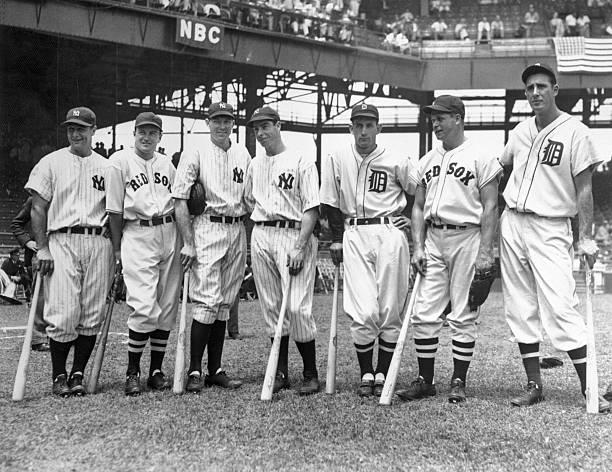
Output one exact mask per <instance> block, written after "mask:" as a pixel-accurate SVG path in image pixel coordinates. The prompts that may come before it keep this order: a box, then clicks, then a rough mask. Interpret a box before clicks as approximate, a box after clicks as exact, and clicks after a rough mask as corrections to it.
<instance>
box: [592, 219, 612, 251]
mask: <svg viewBox="0 0 612 472" xmlns="http://www.w3.org/2000/svg"><path fill="white" fill-rule="evenodd" d="M609 226H610V224H609V223H608V221H607V220H604V221H603V223H602V224H601V225H600V226H598V227H597V229H596V230H595V242H596V243H597V244H598V245H599V246H607V245H608V244H610V233H609V232H608V227H609Z"/></svg>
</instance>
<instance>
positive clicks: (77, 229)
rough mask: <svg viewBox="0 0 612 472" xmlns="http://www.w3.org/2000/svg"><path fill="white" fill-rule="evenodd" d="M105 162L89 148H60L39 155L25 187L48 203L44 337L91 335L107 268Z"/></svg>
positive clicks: (110, 259)
mask: <svg viewBox="0 0 612 472" xmlns="http://www.w3.org/2000/svg"><path fill="white" fill-rule="evenodd" d="M107 168H108V161H107V160H106V159H105V158H104V157H102V156H100V155H99V154H97V153H95V152H93V151H92V153H91V154H90V155H89V156H87V157H79V156H77V155H75V154H72V153H71V152H70V148H63V149H60V150H58V151H55V152H52V153H51V154H48V155H46V156H45V157H43V158H42V159H41V160H40V161H39V163H38V164H37V165H36V166H35V167H34V169H33V170H32V173H31V174H30V177H29V179H28V182H27V183H26V185H25V188H26V190H28V191H29V192H36V193H37V194H38V195H40V197H42V198H43V199H44V200H46V201H47V202H49V209H48V213H47V231H48V233H49V251H50V252H51V255H52V257H53V261H54V269H53V272H52V273H51V274H50V275H47V276H46V277H45V278H44V293H45V295H44V299H45V309H44V319H45V321H46V322H47V323H48V326H47V335H48V336H49V337H50V338H51V339H52V340H55V341H58V342H61V343H68V342H71V341H74V340H75V339H76V338H77V337H78V336H79V335H83V336H95V335H96V334H97V332H98V329H99V327H100V325H101V323H102V318H103V316H104V304H105V300H106V295H107V292H108V289H109V286H110V281H111V276H112V271H113V250H112V245H111V242H110V240H109V239H107V238H105V237H103V236H102V234H103V232H104V228H103V226H104V224H105V222H106V210H105V198H106V194H105V180H104V175H105V173H106V169H107Z"/></svg>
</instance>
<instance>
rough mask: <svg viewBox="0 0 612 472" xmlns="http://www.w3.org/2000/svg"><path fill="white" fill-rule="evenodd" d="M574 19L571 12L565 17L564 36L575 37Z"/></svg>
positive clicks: (575, 24)
mask: <svg viewBox="0 0 612 472" xmlns="http://www.w3.org/2000/svg"><path fill="white" fill-rule="evenodd" d="M576 26H577V23H576V17H575V16H574V14H573V13H572V12H569V13H568V14H567V16H566V17H565V36H576V34H577V29H576Z"/></svg>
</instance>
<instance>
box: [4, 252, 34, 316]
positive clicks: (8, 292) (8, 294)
mask: <svg viewBox="0 0 612 472" xmlns="http://www.w3.org/2000/svg"><path fill="white" fill-rule="evenodd" d="M20 252H21V249H20V248H18V247H14V248H13V249H11V250H10V252H9V257H7V258H6V259H5V260H4V261H3V262H2V266H0V288H1V289H2V290H0V291H1V292H2V295H0V296H1V297H2V298H3V299H4V300H6V301H9V302H11V303H13V304H15V305H20V304H21V302H20V301H19V300H17V299H15V291H16V289H17V285H21V286H23V288H24V291H26V290H29V288H30V284H31V282H32V281H31V279H30V276H29V275H28V273H27V272H26V268H25V267H24V265H23V262H21V259H20V258H19V253H20Z"/></svg>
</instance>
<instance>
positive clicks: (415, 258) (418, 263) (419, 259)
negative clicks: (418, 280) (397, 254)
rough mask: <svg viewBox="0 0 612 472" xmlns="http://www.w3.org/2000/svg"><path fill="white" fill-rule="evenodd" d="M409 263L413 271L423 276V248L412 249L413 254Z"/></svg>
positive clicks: (425, 270) (424, 259) (425, 257)
mask: <svg viewBox="0 0 612 472" xmlns="http://www.w3.org/2000/svg"><path fill="white" fill-rule="evenodd" d="M410 262H411V264H412V268H413V269H414V270H415V271H417V272H419V273H420V274H421V275H425V272H427V256H426V255H425V250H424V249H423V248H420V247H415V248H414V254H412V260H411V261H410Z"/></svg>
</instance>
